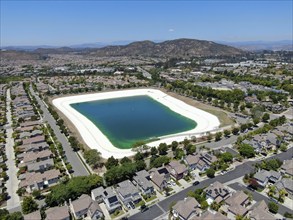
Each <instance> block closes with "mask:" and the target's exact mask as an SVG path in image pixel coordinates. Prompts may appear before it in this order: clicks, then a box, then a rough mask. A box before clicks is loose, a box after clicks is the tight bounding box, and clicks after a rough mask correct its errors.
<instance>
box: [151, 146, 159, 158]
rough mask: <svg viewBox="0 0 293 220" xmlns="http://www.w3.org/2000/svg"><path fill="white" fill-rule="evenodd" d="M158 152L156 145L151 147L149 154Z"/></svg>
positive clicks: (153, 154)
mask: <svg viewBox="0 0 293 220" xmlns="http://www.w3.org/2000/svg"><path fill="white" fill-rule="evenodd" d="M157 153H158V149H157V148H156V147H152V148H151V155H152V156H155V155H156V154H157Z"/></svg>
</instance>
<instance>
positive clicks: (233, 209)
mask: <svg viewBox="0 0 293 220" xmlns="http://www.w3.org/2000/svg"><path fill="white" fill-rule="evenodd" d="M225 203H226V204H227V205H228V211H229V212H230V213H231V214H232V215H234V216H236V215H240V216H245V215H246V214H247V213H248V209H247V208H246V207H247V206H248V204H249V203H250V201H249V198H248V196H247V195H246V194H245V193H244V192H243V191H237V192H235V193H232V195H231V196H230V197H229V198H228V199H226V201H225Z"/></svg>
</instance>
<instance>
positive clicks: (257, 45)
mask: <svg viewBox="0 0 293 220" xmlns="http://www.w3.org/2000/svg"><path fill="white" fill-rule="evenodd" d="M134 42H135V41H113V42H96V43H84V44H75V45H69V46H66V47H59V46H51V45H37V46H7V47H1V49H6V50H26V51H34V50H36V49H39V48H42V49H59V48H63V49H64V48H70V49H71V50H72V49H86V48H87V49H96V48H102V47H106V46H125V45H128V44H131V43H134ZM142 42H145V41H142ZM153 42H154V43H161V42H164V41H163V40H155V41H153ZM215 43H218V44H224V45H228V46H232V47H236V48H239V49H242V50H246V51H260V50H273V51H277V50H287V51H292V50H293V44H292V40H282V41H240V42H228V41H215Z"/></svg>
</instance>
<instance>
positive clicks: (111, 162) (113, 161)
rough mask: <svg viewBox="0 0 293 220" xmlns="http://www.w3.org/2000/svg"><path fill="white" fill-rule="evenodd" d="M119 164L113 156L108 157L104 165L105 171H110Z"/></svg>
mask: <svg viewBox="0 0 293 220" xmlns="http://www.w3.org/2000/svg"><path fill="white" fill-rule="evenodd" d="M118 164H119V160H118V159H115V158H114V157H113V156H111V157H109V158H108V160H107V162H106V163H105V167H106V168H107V170H110V169H111V168H112V167H116V166H118Z"/></svg>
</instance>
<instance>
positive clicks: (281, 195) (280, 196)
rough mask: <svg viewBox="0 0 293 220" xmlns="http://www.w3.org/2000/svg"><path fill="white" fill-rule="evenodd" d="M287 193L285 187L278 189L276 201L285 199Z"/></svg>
mask: <svg viewBox="0 0 293 220" xmlns="http://www.w3.org/2000/svg"><path fill="white" fill-rule="evenodd" d="M286 195H287V191H286V190H285V189H281V190H280V191H279V198H278V201H280V202H282V201H284V200H285V196H286Z"/></svg>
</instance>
